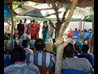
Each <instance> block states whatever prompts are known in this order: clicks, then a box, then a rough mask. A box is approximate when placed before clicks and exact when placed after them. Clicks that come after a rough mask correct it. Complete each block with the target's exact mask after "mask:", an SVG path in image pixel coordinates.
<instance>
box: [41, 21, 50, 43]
mask: <svg viewBox="0 0 98 74" xmlns="http://www.w3.org/2000/svg"><path fill="white" fill-rule="evenodd" d="M48 26H49V25H48V24H47V21H44V23H43V32H42V34H43V39H44V41H45V42H47V41H48V38H47V37H46V36H47V33H48Z"/></svg>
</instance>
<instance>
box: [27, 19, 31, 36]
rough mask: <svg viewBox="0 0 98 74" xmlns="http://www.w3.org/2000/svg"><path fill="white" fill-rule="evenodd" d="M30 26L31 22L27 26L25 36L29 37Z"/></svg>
mask: <svg viewBox="0 0 98 74" xmlns="http://www.w3.org/2000/svg"><path fill="white" fill-rule="evenodd" d="M31 24H32V20H30V23H29V24H27V35H28V36H29V34H30V25H31Z"/></svg>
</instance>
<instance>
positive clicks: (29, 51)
mask: <svg viewBox="0 0 98 74" xmlns="http://www.w3.org/2000/svg"><path fill="white" fill-rule="evenodd" d="M24 50H25V52H26V55H27V53H30V54H33V51H32V50H31V49H28V48H24Z"/></svg>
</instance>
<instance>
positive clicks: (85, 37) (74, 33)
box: [68, 28, 92, 43]
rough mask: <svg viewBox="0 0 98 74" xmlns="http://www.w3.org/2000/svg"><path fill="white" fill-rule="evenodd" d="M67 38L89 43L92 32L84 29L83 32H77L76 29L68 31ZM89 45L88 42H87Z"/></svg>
mask: <svg viewBox="0 0 98 74" xmlns="http://www.w3.org/2000/svg"><path fill="white" fill-rule="evenodd" d="M68 36H69V37H71V38H72V39H77V40H79V39H83V43H84V42H85V41H89V39H90V38H91V37H92V30H91V29H89V30H88V31H87V30H86V29H84V30H83V31H81V32H80V31H79V30H77V28H75V30H70V31H69V32H68ZM88 43H89V42H88Z"/></svg>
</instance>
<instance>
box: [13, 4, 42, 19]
mask: <svg viewBox="0 0 98 74" xmlns="http://www.w3.org/2000/svg"><path fill="white" fill-rule="evenodd" d="M22 8H24V9H21V8H17V9H14V11H15V12H16V13H17V14H18V15H19V16H31V17H39V18H44V16H43V15H42V14H41V11H40V10H39V9H37V8H34V7H31V6H27V5H22Z"/></svg>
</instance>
